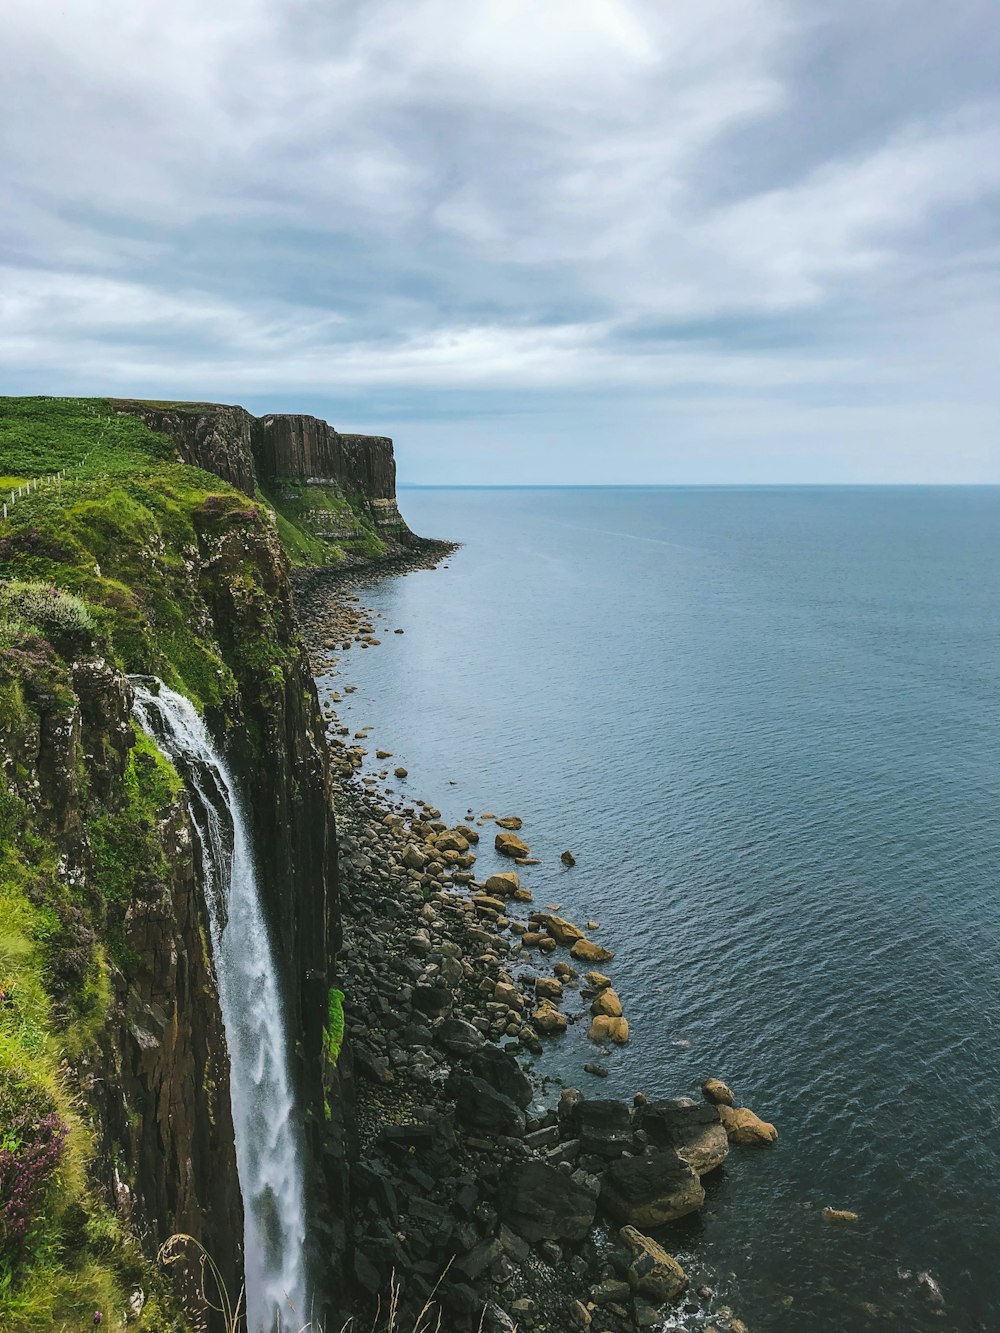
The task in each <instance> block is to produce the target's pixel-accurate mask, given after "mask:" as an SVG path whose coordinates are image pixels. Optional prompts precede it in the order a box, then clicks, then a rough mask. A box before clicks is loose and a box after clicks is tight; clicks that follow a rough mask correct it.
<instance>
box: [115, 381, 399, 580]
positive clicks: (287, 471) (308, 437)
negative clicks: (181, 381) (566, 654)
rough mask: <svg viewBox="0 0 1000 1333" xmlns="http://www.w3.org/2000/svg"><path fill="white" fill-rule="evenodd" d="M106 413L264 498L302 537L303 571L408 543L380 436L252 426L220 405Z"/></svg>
mask: <svg viewBox="0 0 1000 1333" xmlns="http://www.w3.org/2000/svg"><path fill="white" fill-rule="evenodd" d="M112 405H113V406H114V407H115V409H116V410H117V411H119V412H127V413H129V414H131V415H133V416H137V417H138V418H139V419H140V420H141V421H143V422H144V423H145V424H146V425H147V426H148V427H149V428H150V429H151V430H155V431H159V432H161V433H162V434H164V435H166V436H168V437H169V439H170V440H171V441H172V442H173V443H174V446H175V448H176V449H177V451H178V453H179V455H180V456H181V458H182V459H183V460H184V461H185V462H186V463H191V464H193V465H194V466H196V467H200V468H204V469H205V471H207V472H214V473H215V475H216V476H218V477H222V478H223V480H225V481H228V482H229V484H230V485H232V486H236V487H237V488H238V489H240V490H242V491H243V492H244V493H245V494H246V495H249V496H254V495H256V494H257V492H258V490H260V491H263V493H264V494H265V495H266V496H267V498H268V499H269V500H270V501H271V502H272V504H274V506H275V508H276V509H277V510H278V511H279V513H280V514H281V515H282V516H283V517H284V518H285V519H286V520H288V521H289V522H291V523H293V524H295V525H296V526H298V527H300V528H301V529H302V532H303V534H304V536H305V539H306V543H307V545H306V546H305V547H304V548H303V557H304V558H303V562H304V563H314V564H318V563H334V564H336V563H338V562H339V561H340V560H341V559H343V558H344V556H345V555H346V556H348V557H354V558H358V557H361V558H377V557H378V556H380V555H384V554H385V553H386V549H387V548H388V549H390V550H391V549H393V548H394V547H396V546H405V545H407V544H408V543H409V542H410V541H411V540H412V533H411V532H410V530H409V528H408V527H407V526H406V523H405V522H404V520H403V518H402V516H401V514H400V512H399V508H398V505H397V502H396V462H395V458H394V456H393V448H392V440H390V439H389V438H388V437H387V436H384V435H345V434H342V433H341V432H340V431H338V430H336V429H335V428H334V427H333V426H331V425H330V424H329V423H328V422H326V421H321V420H319V418H318V417H312V416H295V415H283V414H270V415H268V416H264V417H253V416H251V415H250V413H249V412H247V411H246V410H245V409H244V408H242V407H232V406H228V405H225V404H221V403H149V402H139V401H134V400H126V399H113V400H112ZM310 541H311V542H312V543H313V545H312V546H309V545H308V543H309V542H310ZM290 545H291V549H292V551H293V554H295V550H296V548H295V544H294V543H291V544H290Z"/></svg>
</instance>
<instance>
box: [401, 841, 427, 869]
mask: <svg viewBox="0 0 1000 1333" xmlns="http://www.w3.org/2000/svg"><path fill="white" fill-rule="evenodd" d="M426 864H427V857H426V856H425V855H424V853H423V852H422V851H421V850H420V848H419V847H417V846H415V844H414V843H412V842H411V843H409V844H408V845H407V848H406V851H405V852H404V853H403V865H404V866H407V867H408V868H409V869H410V870H423V868H424V866H425V865H426Z"/></svg>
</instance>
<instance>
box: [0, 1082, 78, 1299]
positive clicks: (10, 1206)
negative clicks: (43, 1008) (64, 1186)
mask: <svg viewBox="0 0 1000 1333" xmlns="http://www.w3.org/2000/svg"><path fill="white" fill-rule="evenodd" d="M68 1133H69V1127H68V1126H67V1124H66V1123H65V1121H64V1120H63V1119H62V1118H61V1117H60V1115H59V1113H58V1111H56V1109H55V1107H54V1106H53V1104H52V1101H51V1099H50V1098H49V1097H48V1095H47V1094H46V1093H45V1092H44V1091H43V1090H41V1089H40V1088H39V1087H38V1086H37V1085H32V1083H31V1082H30V1081H29V1080H27V1079H26V1078H24V1077H19V1076H18V1074H17V1072H16V1071H13V1070H4V1071H3V1072H2V1074H0V1285H6V1284H7V1283H9V1282H10V1280H11V1276H12V1274H13V1270H14V1265H15V1264H16V1262H17V1260H18V1258H19V1256H20V1254H21V1251H22V1249H23V1247H24V1243H25V1241H26V1240H27V1238H28V1234H29V1232H30V1230H31V1225H32V1223H33V1222H34V1220H35V1218H36V1216H37V1215H38V1212H39V1209H40V1207H41V1204H42V1201H43V1199H44V1196H45V1191H46V1188H47V1186H48V1184H49V1181H50V1180H51V1179H52V1177H53V1176H54V1175H55V1172H56V1169H57V1168H58V1166H59V1163H60V1161H61V1159H62V1154H63V1145H64V1143H65V1141H66V1135H67V1134H68Z"/></svg>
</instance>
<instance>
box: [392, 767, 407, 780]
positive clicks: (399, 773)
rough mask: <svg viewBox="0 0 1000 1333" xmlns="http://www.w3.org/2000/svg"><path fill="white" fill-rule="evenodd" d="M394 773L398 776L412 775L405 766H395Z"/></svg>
mask: <svg viewBox="0 0 1000 1333" xmlns="http://www.w3.org/2000/svg"><path fill="white" fill-rule="evenodd" d="M393 773H394V774H395V776H396V777H397V778H407V777H409V776H410V775H409V773H408V772H407V770H406V769H405V768H394V769H393Z"/></svg>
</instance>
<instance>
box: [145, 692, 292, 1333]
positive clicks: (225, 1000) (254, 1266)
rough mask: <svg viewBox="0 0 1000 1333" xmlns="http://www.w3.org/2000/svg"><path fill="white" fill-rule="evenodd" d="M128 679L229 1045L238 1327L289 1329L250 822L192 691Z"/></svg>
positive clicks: (283, 1114)
mask: <svg viewBox="0 0 1000 1333" xmlns="http://www.w3.org/2000/svg"><path fill="white" fill-rule="evenodd" d="M132 685H133V688H134V690H135V705H134V710H135V714H136V716H137V718H138V720H139V722H140V724H141V725H142V727H143V729H144V730H145V731H146V732H147V733H148V734H149V736H150V737H152V739H153V740H154V741H155V742H156V744H157V745H159V747H160V749H161V750H162V751H163V752H164V753H165V754H166V755H167V756H168V757H169V758H170V759H171V760H172V761H173V763H174V764H175V765H176V767H177V769H178V771H179V772H180V774H181V775H182V777H183V778H184V781H185V785H186V787H187V790H188V795H189V799H190V805H191V816H192V819H193V821H194V825H195V828H196V830H197V833H198V837H199V839H200V842H201V851H202V862H203V875H204V884H205V898H206V902H207V906H208V916H209V923H210V933H211V941H212V954H213V958H214V962H215V972H216V978H217V982H218V987H219V1003H220V1006H221V1009H222V1021H223V1024H224V1026H225V1030H226V1043H227V1045H228V1047H229V1067H230V1076H229V1082H230V1092H231V1098H232V1107H233V1128H234V1132H235V1137H236V1163H237V1169H238V1171H239V1177H240V1190H241V1192H242V1195H243V1213H244V1227H243V1255H244V1268H245V1272H246V1310H247V1329H248V1333H275V1330H281V1331H282V1333H286V1331H287V1333H298V1330H299V1329H301V1328H303V1327H304V1326H305V1325H306V1324H307V1323H308V1320H309V1311H308V1309H307V1302H308V1292H307V1280H306V1263H305V1237H306V1221H305V1189H304V1180H303V1165H302V1144H301V1139H302V1134H301V1128H300V1124H299V1121H298V1118H297V1107H296V1104H295V1097H294V1095H293V1091H292V1083H291V1078H290V1076H289V1069H288V1039H287V1034H286V1031H285V1023H284V1017H283V1011H282V1005H281V994H280V989H279V986H278V980H277V976H276V973H275V967H274V956H273V951H272V948H271V942H270V939H269V937H268V932H267V926H266V922H265V919H264V912H263V907H262V905H261V900H260V889H259V886H258V882H257V873H256V867H255V863H254V856H253V844H252V840H251V836H250V831H249V828H248V825H247V820H246V816H245V814H244V811H243V806H242V803H241V801H240V798H239V794H238V792H237V789H236V784H235V782H234V781H233V778H232V775H231V773H230V771H229V769H228V767H227V765H226V762H225V760H224V759H223V758H222V756H221V755H220V754H219V752H218V751H217V750H216V748H215V746H214V745H213V743H212V739H211V737H210V736H209V734H208V731H207V730H206V728H205V724H204V723H203V722H202V720H201V718H200V717H199V716H198V714H197V712H196V711H195V708H194V706H193V705H192V703H191V702H190V700H188V699H186V698H185V697H184V696H183V695H182V694H177V693H176V692H175V691H174V690H171V689H168V688H167V687H166V686H165V685H163V684H162V683H160V682H158V681H151V680H145V679H133V681H132ZM151 687H152V688H151Z"/></svg>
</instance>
